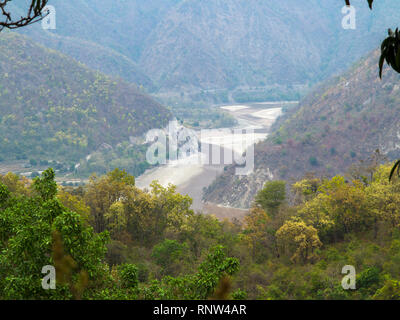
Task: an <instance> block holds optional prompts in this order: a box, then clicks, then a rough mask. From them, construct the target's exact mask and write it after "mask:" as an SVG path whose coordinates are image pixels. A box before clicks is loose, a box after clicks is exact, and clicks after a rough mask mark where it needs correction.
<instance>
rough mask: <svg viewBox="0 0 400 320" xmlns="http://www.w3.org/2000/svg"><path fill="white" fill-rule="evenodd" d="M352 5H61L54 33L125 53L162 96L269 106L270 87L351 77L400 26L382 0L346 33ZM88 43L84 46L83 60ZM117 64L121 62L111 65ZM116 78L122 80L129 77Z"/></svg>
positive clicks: (76, 1) (158, 0)
mask: <svg viewBox="0 0 400 320" xmlns="http://www.w3.org/2000/svg"><path fill="white" fill-rule="evenodd" d="M343 2H344V1H341V0H338V1H330V0H324V1H320V0H308V1H298V0H285V1H273V0H263V1H260V0H231V1H223V0H202V1H198V0H152V1H142V0H130V1H118V2H115V1H110V0H96V1H93V0H92V1H87V0H70V1H63V0H53V1H52V2H51V3H52V5H54V6H55V8H56V10H57V29H56V30H54V31H51V33H54V34H56V35H58V36H60V37H70V38H73V39H80V40H84V41H88V42H91V43H96V44H97V45H100V46H102V47H104V48H108V49H112V50H114V51H115V52H118V53H120V54H122V55H123V56H125V57H126V58H127V59H129V60H131V61H132V63H135V64H136V66H137V68H138V70H142V71H143V72H144V73H145V74H146V75H147V76H148V77H149V78H150V79H152V80H153V81H154V82H155V84H156V85H157V87H158V88H159V90H160V92H161V93H163V92H175V93H178V94H180V93H189V94H190V93H195V92H199V91H200V90H206V89H212V90H215V89H230V90H231V91H234V90H235V89H236V91H239V92H237V94H238V95H239V96H240V94H241V93H242V92H254V94H252V95H249V96H248V98H247V99H252V98H254V97H255V96H257V97H260V96H261V97H264V98H265V99H266V98H268V97H270V96H271V94H269V92H270V91H271V88H272V89H273V90H274V91H282V92H288V93H290V92H297V91H299V90H301V89H299V88H298V87H296V86H297V85H298V86H300V87H301V88H304V87H308V85H310V84H314V83H317V82H318V81H319V80H321V79H325V78H327V77H329V76H330V75H332V74H334V73H337V72H338V71H340V70H345V68H347V67H348V66H349V65H351V63H353V62H354V61H356V60H357V59H359V58H361V57H362V56H363V55H365V54H366V53H368V52H369V51H370V50H373V49H374V48H375V47H376V46H377V45H378V44H379V42H380V41H381V39H382V38H383V37H384V36H385V33H386V30H387V27H388V26H396V24H397V23H398V21H400V2H398V1H392V0H381V1H379V2H377V3H376V4H374V10H373V11H372V12H371V11H370V10H369V9H368V6H367V4H366V3H364V2H365V1H359V2H355V3H354V4H353V5H354V6H355V7H356V9H357V11H356V18H357V20H356V21H357V28H356V30H344V29H343V28H342V24H341V21H342V18H343V14H342V12H341V9H342V7H343ZM31 28H37V29H38V28H40V27H39V26H38V25H36V26H32V27H31ZM27 30H29V28H28V29H27ZM41 34H42V35H43V36H44V34H45V33H44V32H43V30H42V33H41ZM49 42H50V43H51V42H52V41H51V39H49ZM42 43H45V40H44V42H42ZM84 43H85V42H84ZM84 43H82V45H79V46H80V47H81V48H82V49H81V50H82V51H83V52H85V45H84ZM68 45H69V44H66V45H63V46H61V47H60V48H63V49H62V50H63V52H65V53H67V54H70V53H71V52H75V53H74V57H77V56H80V57H86V58H85V59H84V60H83V58H82V60H80V61H82V62H83V63H85V64H88V65H90V62H91V61H90V59H89V58H87V57H88V55H87V54H76V49H68V48H67V46H68ZM71 45H72V44H71ZM75 47H76V46H75ZM53 48H54V46H53ZM109 63H110V64H112V63H115V64H117V63H118V61H115V62H113V58H111V57H110V59H109ZM114 70H115V71H116V72H117V74H119V75H120V76H123V74H122V73H121V72H122V71H123V68H120V67H117V66H116V67H115V68H114ZM118 70H120V72H119V73H118ZM102 71H105V70H102ZM115 71H113V72H115ZM128 80H129V79H128ZM241 96H243V94H242V95H241ZM244 96H246V95H244ZM234 97H235V95H234Z"/></svg>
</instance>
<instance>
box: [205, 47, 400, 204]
mask: <svg viewBox="0 0 400 320" xmlns="http://www.w3.org/2000/svg"><path fill="white" fill-rule="evenodd" d="M378 59H379V53H378V51H374V52H372V53H371V54H370V55H368V56H367V57H366V58H364V59H362V60H360V61H359V62H357V63H356V64H355V65H354V66H353V67H352V68H351V69H350V70H349V71H348V72H346V73H345V74H343V75H341V76H338V77H335V78H333V79H331V80H330V81H328V82H326V83H324V84H322V85H321V86H320V87H319V88H317V89H316V90H315V91H313V92H312V93H310V94H309V95H308V96H306V97H305V98H304V99H303V100H302V102H301V103H300V105H299V106H298V107H297V109H295V110H292V111H291V112H289V113H288V114H286V116H285V117H284V118H283V119H281V120H280V121H279V123H277V124H276V126H275V129H276V130H275V132H274V133H273V134H271V135H270V136H269V137H268V139H267V140H266V141H265V142H262V143H259V144H258V145H256V148H255V150H256V155H255V172H254V174H252V175H250V176H248V177H236V176H234V175H233V174H234V171H232V170H233V168H230V169H229V170H227V172H226V173H225V174H224V175H223V176H222V177H220V178H219V179H217V181H216V182H215V183H214V184H213V185H212V186H211V187H210V188H209V189H208V190H207V191H206V194H205V195H206V199H207V200H210V201H214V202H222V203H230V204H234V205H238V206H248V205H249V204H250V203H251V199H252V197H253V196H254V194H255V193H256V192H257V190H259V189H260V188H261V187H262V184H263V182H264V181H263V179H265V180H266V179H271V178H273V179H292V178H296V179H298V178H301V177H303V176H304V175H305V174H306V173H314V174H315V175H317V176H321V175H322V176H333V175H335V174H338V173H343V172H345V171H346V170H347V168H349V166H351V165H352V164H353V163H357V162H358V161H364V162H365V163H364V164H365V166H366V167H367V166H368V165H369V164H368V161H365V160H367V159H368V158H370V156H371V154H372V153H374V152H375V151H376V150H377V149H378V150H379V155H375V156H374V157H375V158H376V157H378V158H381V159H382V158H383V157H386V158H387V159H388V160H394V159H396V158H398V157H399V156H400V152H399V146H400V140H399V137H400V128H399V120H400V118H399V114H400V112H399V111H400V105H399V102H400V90H399V89H400V85H399V75H398V74H396V73H395V72H393V71H391V70H389V69H386V70H385V72H384V77H383V80H380V79H379V77H378V65H377V61H378ZM371 160H372V159H371ZM378 160H379V159H378ZM249 190H250V191H249Z"/></svg>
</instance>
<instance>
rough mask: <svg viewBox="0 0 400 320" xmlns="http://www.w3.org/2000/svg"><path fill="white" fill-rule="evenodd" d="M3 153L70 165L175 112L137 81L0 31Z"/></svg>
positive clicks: (7, 156)
mask: <svg viewBox="0 0 400 320" xmlns="http://www.w3.org/2000/svg"><path fill="white" fill-rule="evenodd" d="M0 73H1V78H0V136H1V139H0V149H1V150H2V153H1V158H2V160H15V159H36V160H50V159H53V160H62V161H66V162H69V163H71V164H74V163H76V161H78V160H80V159H81V158H82V157H86V156H87V155H88V154H90V153H91V152H93V151H95V150H97V149H98V148H99V147H100V146H101V145H103V144H108V145H110V146H111V147H115V146H116V145H117V144H119V143H121V142H129V138H130V137H133V136H141V135H143V134H144V133H145V132H146V131H147V130H149V129H153V128H160V127H164V126H165V124H166V123H167V122H168V120H169V118H170V116H171V115H170V113H169V111H167V110H166V109H165V108H164V107H162V106H161V105H160V104H159V103H157V102H155V101H154V100H152V99H151V98H150V97H148V96H147V95H145V94H144V93H142V92H141V91H139V90H138V89H137V88H136V87H135V86H134V85H133V84H128V83H126V82H124V81H120V80H116V79H112V78H110V77H108V76H105V75H103V74H101V73H98V72H95V71H92V70H90V69H88V68H87V67H86V66H84V65H82V64H80V63H78V62H76V61H75V60H73V59H72V58H69V57H67V56H64V55H62V54H60V53H58V52H56V51H54V50H49V49H46V48H45V47H42V46H40V45H37V44H35V43H34V42H32V41H31V40H29V39H28V38H27V37H25V36H21V35H18V34H15V33H3V34H2V36H1V37H0Z"/></svg>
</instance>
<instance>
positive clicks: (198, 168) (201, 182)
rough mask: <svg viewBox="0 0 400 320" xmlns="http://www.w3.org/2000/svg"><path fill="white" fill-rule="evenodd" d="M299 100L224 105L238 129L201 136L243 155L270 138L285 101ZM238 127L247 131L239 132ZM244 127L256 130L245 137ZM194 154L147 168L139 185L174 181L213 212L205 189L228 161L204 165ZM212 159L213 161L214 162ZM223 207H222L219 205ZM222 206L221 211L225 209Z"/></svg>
mask: <svg viewBox="0 0 400 320" xmlns="http://www.w3.org/2000/svg"><path fill="white" fill-rule="evenodd" d="M289 103H290V104H293V103H295V102H273V103H272V102H265V103H254V104H244V105H233V106H221V107H220V108H221V109H223V110H224V111H226V112H228V113H230V114H231V115H233V116H234V117H235V118H236V119H237V121H238V125H237V126H236V127H235V128H223V129H216V130H205V131H204V130H203V131H201V132H199V131H197V132H196V133H197V136H198V139H199V141H200V142H201V144H202V145H203V144H204V145H214V146H218V147H221V149H220V150H221V151H220V152H221V155H223V154H224V152H226V150H227V149H228V148H229V149H232V150H233V153H234V154H236V155H242V154H243V152H245V151H246V150H247V148H248V147H249V146H250V145H252V144H255V143H257V142H259V141H262V140H264V139H266V138H267V136H268V133H269V130H270V128H271V126H272V124H273V123H274V122H275V121H276V119H277V118H278V117H279V116H280V115H281V114H282V107H283V106H284V105H285V104H289ZM232 129H235V130H243V133H242V134H241V135H238V134H237V132H236V131H235V132H233V131H232ZM244 130H247V131H249V130H252V132H253V133H250V134H249V136H246V137H243V134H247V133H245V131H244ZM190 157H192V158H196V159H199V157H200V158H201V159H204V157H205V154H204V152H203V153H201V152H200V153H199V154H197V155H195V154H192V155H191V156H190ZM190 157H187V158H184V159H181V160H172V161H169V162H168V163H167V164H166V165H162V166H158V167H156V168H153V169H150V170H147V171H146V172H145V173H144V174H143V175H141V176H139V177H138V178H137V179H136V185H137V186H138V187H139V188H148V187H149V185H150V183H151V182H152V181H153V180H158V182H159V183H160V184H161V185H163V186H166V185H168V183H172V184H174V185H176V186H177V191H178V192H179V193H182V194H187V195H189V196H190V197H191V198H192V199H193V206H192V207H193V209H194V210H201V211H210V209H211V210H212V208H210V206H211V207H212V205H210V204H207V205H205V204H204V203H203V202H202V193H203V188H206V187H208V186H209V185H210V184H211V183H212V182H213V181H214V180H215V178H216V177H217V176H218V175H219V174H220V173H222V172H223V170H224V167H225V164H226V162H224V160H225V159H224V157H223V156H222V157H221V158H222V161H220V162H219V163H218V164H214V165H211V164H204V161H189V160H193V159H190ZM210 162H211V161H210ZM219 207H220V206H219ZM220 208H221V211H224V210H223V209H222V207H220Z"/></svg>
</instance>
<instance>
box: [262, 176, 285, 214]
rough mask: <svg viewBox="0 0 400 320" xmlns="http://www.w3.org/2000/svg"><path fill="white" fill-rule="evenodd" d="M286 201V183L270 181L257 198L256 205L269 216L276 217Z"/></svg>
mask: <svg viewBox="0 0 400 320" xmlns="http://www.w3.org/2000/svg"><path fill="white" fill-rule="evenodd" d="M285 199H286V182H285V181H268V182H266V183H265V185H264V188H263V189H261V190H260V191H259V192H258V193H257V195H256V198H255V202H256V204H258V205H259V206H261V208H263V209H264V210H265V211H266V212H267V213H268V214H271V215H275V214H276V213H277V211H278V209H279V207H280V206H281V205H282V203H283V202H284V201H285Z"/></svg>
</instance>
